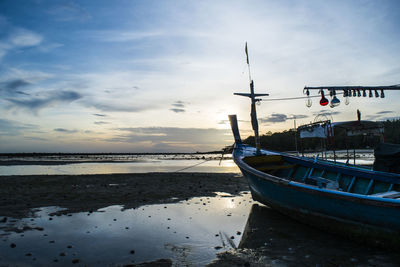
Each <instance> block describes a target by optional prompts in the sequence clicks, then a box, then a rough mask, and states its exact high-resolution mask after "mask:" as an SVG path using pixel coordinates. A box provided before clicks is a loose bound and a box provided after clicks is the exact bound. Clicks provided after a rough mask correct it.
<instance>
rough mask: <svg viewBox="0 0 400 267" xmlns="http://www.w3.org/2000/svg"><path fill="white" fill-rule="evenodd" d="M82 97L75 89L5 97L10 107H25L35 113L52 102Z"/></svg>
mask: <svg viewBox="0 0 400 267" xmlns="http://www.w3.org/2000/svg"><path fill="white" fill-rule="evenodd" d="M80 98H82V95H80V94H79V93H77V92H75V91H50V92H46V93H45V95H44V96H42V97H24V98H23V99H19V98H5V100H7V101H8V102H9V103H10V104H11V107H12V108H16V109H27V110H31V111H33V112H35V113H37V112H38V111H39V110H41V109H43V108H47V107H50V106H51V105H54V104H60V103H71V102H73V101H75V100H78V99H80Z"/></svg>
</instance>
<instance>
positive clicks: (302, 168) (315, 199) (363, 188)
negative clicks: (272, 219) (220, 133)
mask: <svg viewBox="0 0 400 267" xmlns="http://www.w3.org/2000/svg"><path fill="white" fill-rule="evenodd" d="M246 53H247V45H246ZM237 95H241V96H247V97H249V98H251V100H252V101H251V104H252V106H251V119H252V126H253V130H254V132H255V137H256V142H255V143H256V147H252V146H249V145H246V144H243V143H242V140H241V138H240V134H239V128H238V123H237V118H236V115H230V116H229V120H230V123H231V127H232V131H233V135H234V138H235V145H234V150H233V159H234V161H235V163H236V164H237V166H238V167H239V168H240V170H241V172H242V173H243V175H244V176H245V177H246V178H247V180H248V183H249V187H250V191H251V194H252V197H253V199H254V200H256V201H259V202H261V203H263V204H265V205H267V206H269V207H271V208H273V209H275V210H278V211H280V212H282V213H284V214H287V215H289V216H290V217H293V218H295V219H297V220H301V221H303V222H306V223H308V224H312V225H314V226H317V227H319V228H323V229H326V230H329V231H334V232H339V233H342V234H344V235H347V236H350V237H355V238H367V239H368V240H373V241H374V242H385V244H386V243H390V244H394V245H396V246H398V245H400V175H399V174H395V173H389V172H382V171H374V170H367V169H364V168H359V167H356V166H348V165H346V164H339V163H334V162H329V161H322V160H318V159H317V158H316V159H310V158H305V157H299V156H292V155H289V154H285V153H279V152H273V151H268V150H263V149H260V143H259V140H257V139H259V137H258V123H257V115H256V110H255V103H256V102H257V99H256V98H255V97H256V96H257V94H254V83H253V81H252V80H251V78H250V94H243V93H240V94H237ZM371 238H372V239H371Z"/></svg>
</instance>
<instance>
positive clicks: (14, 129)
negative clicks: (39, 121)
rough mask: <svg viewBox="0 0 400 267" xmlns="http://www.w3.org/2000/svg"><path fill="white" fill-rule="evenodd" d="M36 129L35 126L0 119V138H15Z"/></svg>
mask: <svg viewBox="0 0 400 267" xmlns="http://www.w3.org/2000/svg"><path fill="white" fill-rule="evenodd" d="M36 129H38V126H37V125H34V124H25V123H20V122H16V121H11V120H6V119H0V136H17V135H22V134H24V133H25V132H26V131H32V130H36Z"/></svg>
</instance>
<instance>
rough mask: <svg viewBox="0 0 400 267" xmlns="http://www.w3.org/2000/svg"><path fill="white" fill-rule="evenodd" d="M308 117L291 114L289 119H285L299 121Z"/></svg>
mask: <svg viewBox="0 0 400 267" xmlns="http://www.w3.org/2000/svg"><path fill="white" fill-rule="evenodd" d="M308 117H309V116H308V115H303V114H297V115H296V114H293V115H291V116H290V117H288V118H287V119H288V120H293V119H296V120H300V119H306V118H308Z"/></svg>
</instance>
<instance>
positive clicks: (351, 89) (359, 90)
mask: <svg viewBox="0 0 400 267" xmlns="http://www.w3.org/2000/svg"><path fill="white" fill-rule="evenodd" d="M310 90H319V94H320V95H321V100H320V101H319V104H320V105H321V106H326V105H328V104H329V100H328V99H327V98H326V97H325V92H324V90H327V91H329V94H330V96H331V101H330V107H332V108H333V107H337V106H339V105H340V100H339V99H338V98H337V97H336V91H343V92H342V93H341V94H342V95H343V96H344V97H345V98H346V102H345V104H346V105H348V103H349V97H361V96H362V97H367V91H368V96H369V97H373V96H374V94H373V92H374V93H375V97H381V98H384V97H385V92H384V91H385V90H400V85H399V84H398V85H390V86H318V87H307V86H306V87H304V89H303V93H304V94H305V95H306V98H307V101H306V106H307V107H311V105H312V102H311V99H310V98H311V96H310ZM379 91H380V93H379Z"/></svg>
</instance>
